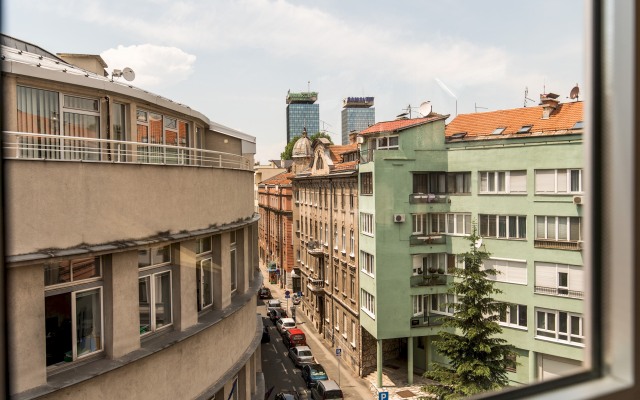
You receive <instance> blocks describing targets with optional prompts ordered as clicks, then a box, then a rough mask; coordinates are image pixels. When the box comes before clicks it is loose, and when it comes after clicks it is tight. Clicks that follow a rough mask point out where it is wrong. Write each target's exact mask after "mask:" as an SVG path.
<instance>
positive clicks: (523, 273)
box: [482, 257, 528, 286]
mask: <svg viewBox="0 0 640 400" xmlns="http://www.w3.org/2000/svg"><path fill="white" fill-rule="evenodd" d="M485 261H486V262H488V263H487V264H488V265H490V267H486V266H485V264H484V263H483V266H482V268H483V269H494V270H496V271H499V272H500V273H497V274H495V275H493V274H487V279H489V280H492V281H496V282H503V283H510V284H514V285H525V286H526V285H527V281H528V277H527V276H528V272H527V260H514V259H507V258H497V257H491V258H489V259H487V260H485Z"/></svg>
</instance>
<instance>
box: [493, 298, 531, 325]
mask: <svg viewBox="0 0 640 400" xmlns="http://www.w3.org/2000/svg"><path fill="white" fill-rule="evenodd" d="M499 321H500V322H499V323H500V325H503V326H509V327H512V328H526V327H527V306H526V305H525V304H507V305H506V308H505V310H504V311H503V312H501V313H500V317H499Z"/></svg>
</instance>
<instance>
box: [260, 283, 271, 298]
mask: <svg viewBox="0 0 640 400" xmlns="http://www.w3.org/2000/svg"><path fill="white" fill-rule="evenodd" d="M258 297H260V298H261V299H270V298H271V289H269V288H268V287H264V286H263V287H261V288H260V290H258Z"/></svg>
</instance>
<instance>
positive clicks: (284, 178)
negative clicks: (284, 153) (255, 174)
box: [259, 171, 295, 185]
mask: <svg viewBox="0 0 640 400" xmlns="http://www.w3.org/2000/svg"><path fill="white" fill-rule="evenodd" d="M294 176H295V174H294V173H292V172H286V171H285V172H281V173H279V174H278V175H274V176H272V177H271V178H269V179H265V180H264V181H262V182H260V183H259V185H290V184H291V178H293V177H294Z"/></svg>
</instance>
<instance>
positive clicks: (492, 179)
mask: <svg viewBox="0 0 640 400" xmlns="http://www.w3.org/2000/svg"><path fill="white" fill-rule="evenodd" d="M495 175H496V174H495V172H489V173H488V180H489V191H490V192H495V191H496V176H495Z"/></svg>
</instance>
